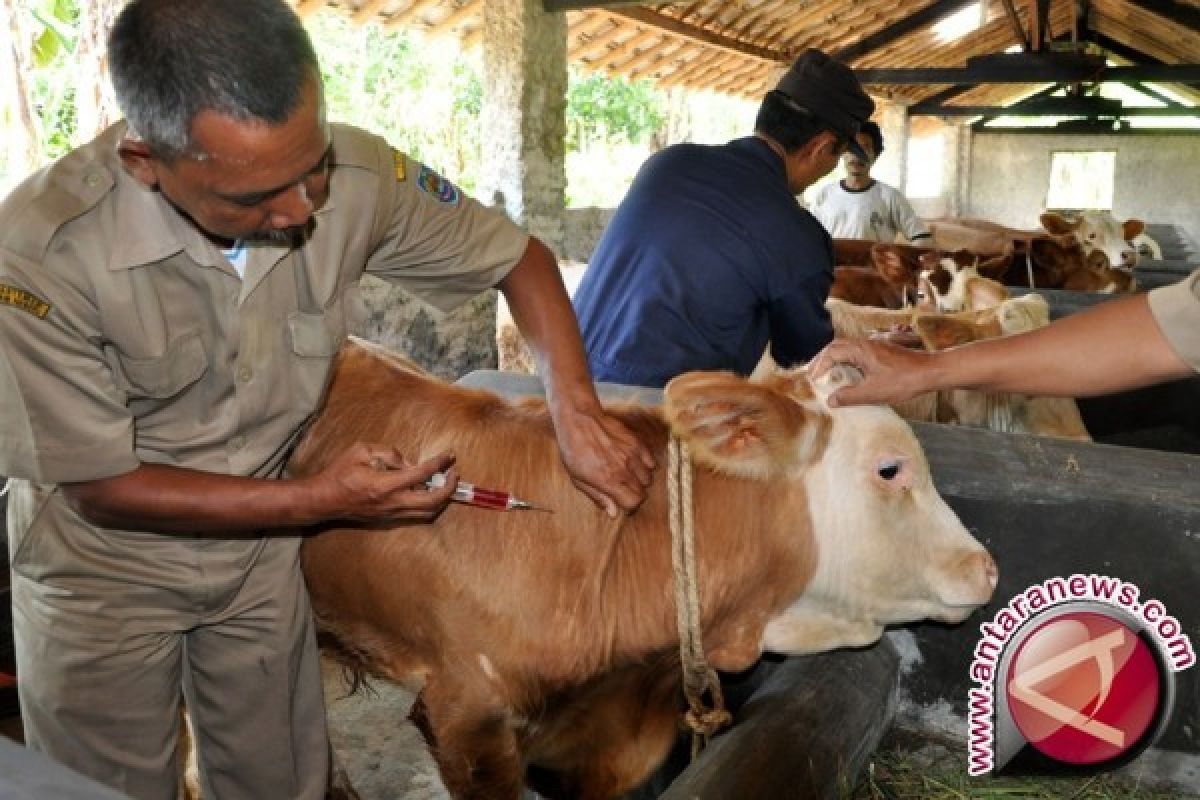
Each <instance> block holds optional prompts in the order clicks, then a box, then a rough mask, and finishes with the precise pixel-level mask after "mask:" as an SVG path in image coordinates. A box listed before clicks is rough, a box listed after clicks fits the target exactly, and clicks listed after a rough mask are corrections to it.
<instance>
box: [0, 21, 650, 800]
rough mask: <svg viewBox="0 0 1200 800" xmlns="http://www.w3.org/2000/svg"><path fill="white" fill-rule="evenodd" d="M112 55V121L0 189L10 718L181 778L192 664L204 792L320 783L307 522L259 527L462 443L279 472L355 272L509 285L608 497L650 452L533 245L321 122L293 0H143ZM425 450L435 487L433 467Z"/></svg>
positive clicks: (447, 467)
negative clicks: (605, 401) (602, 399)
mask: <svg viewBox="0 0 1200 800" xmlns="http://www.w3.org/2000/svg"><path fill="white" fill-rule="evenodd" d="M109 58H110V64H111V66H112V70H113V75H114V82H115V84H116V88H117V95H118V99H119V101H120V103H121V106H122V109H123V111H124V112H125V115H126V118H127V119H128V120H129V124H128V125H126V124H125V123H120V124H118V125H116V126H114V127H113V128H111V129H109V130H108V131H106V132H104V133H103V134H101V135H100V137H99V138H97V139H96V140H95V141H94V142H92V143H91V144H89V145H86V146H84V147H82V148H80V149H78V150H76V151H74V152H72V153H71V154H69V155H67V156H66V157H65V158H63V159H62V160H61V161H59V162H58V163H56V164H54V165H53V166H51V167H49V168H47V169H45V170H43V171H41V172H39V173H37V174H35V175H33V176H32V177H31V178H29V179H28V180H27V181H26V182H25V183H24V184H22V185H21V186H20V187H19V188H17V189H16V191H15V192H14V193H13V194H12V195H11V196H10V197H9V198H8V199H7V200H6V201H5V202H4V203H3V204H2V205H0V402H2V403H3V413H2V414H0V474H5V475H10V476H14V481H13V485H12V496H11V500H10V503H9V532H10V538H11V543H10V546H11V550H12V565H13V571H14V578H13V601H14V629H15V635H16V640H17V650H18V668H19V672H20V693H21V703H22V711H23V715H24V718H25V732H26V737H27V740H28V742H29V744H30V745H31V746H32V747H35V748H37V749H39V750H43V751H45V752H47V753H48V754H50V755H51V756H53V757H54V758H56V759H58V760H60V761H62V762H64V763H67V764H69V765H70V766H72V767H74V768H75V769H77V770H79V771H80V772H82V773H84V774H86V775H89V776H91V777H93V778H95V779H97V780H99V781H101V782H102V783H105V784H108V785H111V786H113V787H115V788H118V789H120V790H122V791H124V792H126V793H128V794H129V795H131V796H133V797H136V798H170V797H174V795H175V790H176V780H177V778H176V776H177V765H176V762H175V743H176V739H177V736H178V732H179V715H178V704H179V697H180V692H181V689H182V692H183V694H184V695H185V696H186V699H187V705H188V707H189V709H190V711H191V714H192V716H193V719H194V721H195V727H196V740H197V744H198V750H199V760H200V767H201V778H202V785H203V788H204V791H205V795H206V797H209V798H217V799H218V800H220V799H221V798H255V799H258V798H284V797H288V798H291V797H305V798H310V797H321V796H322V795H323V794H324V791H325V782H326V773H327V743H326V736H325V724H324V709H323V703H322V697H321V686H320V680H319V671H318V665H317V659H316V648H315V643H314V638H313V628H312V623H311V620H310V613H309V606H308V598H307V595H306V593H305V589H304V585H303V581H302V578H301V575H300V573H299V568H298V561H297V553H298V547H299V543H300V539H299V538H298V537H291V536H279V535H275V536H267V537H264V536H262V535H261V532H262V531H263V530H264V529H268V528H275V529H278V528H280V527H299V526H306V525H311V524H314V523H317V522H320V521H323V520H328V519H358V520H364V521H376V520H378V521H395V520H412V521H424V520H428V519H430V518H432V516H433V515H435V514H436V513H437V512H438V511H440V510H441V508H442V507H443V506H444V505H445V503H446V502H447V500H448V496H449V493H450V492H451V491H452V489H453V486H454V483H455V481H456V478H457V472H456V469H455V467H454V466H453V462H454V458H453V455H452V454H448V453H440V454H435V453H402V452H398V451H397V450H395V449H393V448H392V447H389V446H384V445H381V444H378V443H370V442H367V443H359V444H357V445H356V446H355V447H354V448H352V449H351V450H350V451H348V452H347V453H346V454H345V455H343V456H342V457H341V458H340V459H339V460H338V461H337V462H336V463H335V464H334V465H333V466H332V467H331V468H330V469H329V470H328V471H326V472H324V473H322V474H320V475H317V476H315V477H313V478H310V479H307V480H303V481H299V480H287V479H281V474H280V473H281V469H282V466H283V463H284V460H285V458H286V455H287V452H288V449H289V447H290V446H291V445H292V443H293V442H294V440H295V438H296V436H297V435H298V431H299V429H300V428H301V426H302V425H303V424H304V422H305V421H306V420H307V419H308V418H309V416H310V415H311V414H312V413H313V412H314V411H315V410H316V408H317V406H318V403H319V401H320V398H321V393H322V391H323V389H324V386H325V383H326V380H327V377H328V374H329V370H330V366H331V362H332V359H333V357H334V355H335V353H336V352H337V350H338V347H339V345H340V343H341V342H342V340H343V338H344V336H345V333H346V313H347V312H346V308H347V306H353V305H354V303H353V302H352V301H353V296H354V292H355V286H356V283H357V281H358V278H359V276H360V275H361V274H362V273H363V272H364V270H365V271H369V272H371V273H373V274H375V275H379V276H382V277H384V278H387V279H390V280H395V281H397V282H400V283H402V284H403V285H404V286H405V287H407V288H408V289H410V290H412V291H414V292H416V293H417V294H418V295H420V296H421V297H423V298H425V299H426V300H427V301H429V302H430V303H432V304H434V305H436V306H438V307H440V308H443V309H450V308H453V307H454V306H456V305H458V304H459V303H462V302H463V301H465V300H467V299H468V298H470V297H472V296H473V295H474V294H476V293H477V292H479V291H481V290H483V289H486V288H489V287H492V286H499V287H500V288H501V289H502V290H503V291H504V292H505V294H506V297H507V299H508V301H509V303H510V305H511V306H512V307H513V309H514V315H515V317H516V319H517V321H518V322H519V324H521V326H522V328H523V329H524V333H525V335H526V337H527V338H528V339H529V340H530V341H531V342H532V343H534V346H535V348H536V350H537V352H538V357H539V360H540V361H541V362H542V366H543V373H544V374H547V375H548V376H549V377H548V381H547V389H548V396H549V398H550V403H551V410H552V414H553V418H554V422H555V429H556V431H557V432H558V437H559V445H560V449H561V452H562V457H563V459H564V463H565V464H566V466H567V469H568V470H569V471H570V473H571V474H572V477H573V478H574V479H575V481H576V484H577V485H578V486H579V487H580V489H581V490H582V491H585V492H586V493H588V494H589V495H590V496H591V497H592V498H593V499H595V500H596V502H597V503H598V504H599V505H601V506H603V507H604V508H605V509H606V510H607V511H608V512H609V513H610V514H615V513H617V511H618V507H620V508H621V509H625V510H628V509H632V508H633V507H635V506H636V505H637V504H638V503H639V502H640V501H641V499H642V497H643V495H644V488H645V486H646V485H647V484H648V483H649V479H650V470H651V469H652V468H653V466H654V462H653V460H652V458H651V457H650V455H649V454H648V452H647V451H646V450H645V449H644V447H643V446H642V445H641V444H640V443H639V442H638V441H637V440H636V439H635V438H634V437H633V436H632V434H631V433H630V432H629V431H628V430H626V429H625V428H624V427H623V426H622V425H621V424H620V423H619V422H617V421H616V420H614V419H613V418H611V417H609V416H607V415H606V414H605V413H604V412H603V410H602V409H601V408H600V406H599V403H598V401H597V399H596V396H595V393H594V391H593V389H592V385H591V382H590V378H589V375H588V373H587V369H586V366H585V362H584V358H583V352H582V347H581V346H580V343H579V334H578V330H577V328H576V327H575V323H574V318H573V316H572V314H571V310H570V305H569V302H568V300H567V297H566V293H565V291H564V290H563V287H562V281H561V278H560V277H559V274H558V271H557V268H556V265H555V264H554V261H553V257H552V256H551V255H550V253H549V251H548V250H546V248H545V247H544V246H543V245H542V244H541V243H540V242H538V241H537V240H535V239H532V238H530V237H529V236H528V235H526V234H525V233H523V232H521V231H520V230H519V229H517V228H516V227H515V226H514V225H513V224H512V223H511V222H509V221H508V220H507V219H506V218H504V217H503V216H501V215H499V214H497V213H495V212H493V211H491V210H489V209H486V208H484V207H482V206H480V205H479V204H478V203H476V202H475V201H474V200H472V199H470V198H468V197H465V196H464V195H462V193H461V192H459V190H458V189H457V188H456V187H455V186H453V185H452V184H450V183H448V182H446V181H445V180H444V179H442V178H441V177H440V176H438V175H437V174H436V173H433V172H432V171H430V170H429V169H428V168H426V167H424V166H422V165H421V164H419V163H416V162H414V161H412V160H410V159H408V158H406V157H405V156H403V155H402V154H400V153H397V152H395V151H394V150H392V149H391V148H389V147H388V146H387V144H386V143H385V142H384V141H382V140H381V139H379V138H377V137H374V136H371V135H369V134H366V133H364V132H362V131H358V130H355V129H352V128H348V127H343V126H339V125H330V124H328V123H327V122H326V121H325V119H324V109H323V102H322V96H321V87H320V82H319V72H318V69H317V63H316V56H315V54H314V53H313V50H312V46H311V43H310V42H309V40H308V37H307V35H306V34H305V32H304V29H303V27H302V26H301V24H300V22H299V20H298V18H297V17H296V16H295V14H294V13H293V12H292V11H291V9H290V8H289V7H288V6H287V5H286V4H285V3H284V2H282V0H133V2H132V3H131V4H130V5H128V6H127V7H126V8H125V9H124V10H123V11H122V13H121V15H120V17H119V18H118V19H117V21H116V23H115V26H114V30H113V32H112V36H111V38H110V41H109ZM397 402H403V398H397ZM414 462H415V463H414ZM380 465H383V466H386V467H387V468H388V469H386V470H381V469H379V466H380ZM439 471H448V480H447V481H446V487H445V489H441V490H429V489H426V488H425V486H424V482H425V480H426V479H427V478H429V477H430V476H431V475H432V474H433V473H435V472H439ZM404 535H420V532H419V529H418V530H414V531H412V532H411V533H408V534H404Z"/></svg>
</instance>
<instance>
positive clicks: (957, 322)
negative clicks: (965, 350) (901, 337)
mask: <svg viewBox="0 0 1200 800" xmlns="http://www.w3.org/2000/svg"><path fill="white" fill-rule="evenodd" d="M916 328H917V335H918V336H920V337H921V341H922V342H923V343H924V345H925V349H926V350H945V349H946V348H948V347H955V346H956V345H960V344H966V343H967V342H973V341H975V328H974V327H973V326H972V325H971V323H970V322H968V321H967V320H963V319H954V318H953V317H934V316H924V315H918V316H917V319H916Z"/></svg>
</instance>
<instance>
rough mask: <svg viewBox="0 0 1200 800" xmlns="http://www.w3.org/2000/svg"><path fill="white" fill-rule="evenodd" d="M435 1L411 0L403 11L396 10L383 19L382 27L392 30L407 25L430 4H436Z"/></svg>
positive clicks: (436, 1) (436, 0)
mask: <svg viewBox="0 0 1200 800" xmlns="http://www.w3.org/2000/svg"><path fill="white" fill-rule="evenodd" d="M437 3H438V0H413V2H412V4H411V5H409V7H408V8H406V9H404V10H403V11H397V12H395V13H394V14H392V15H391V16H390V17H388V18H387V19H386V20H385V21H384V23H383V27H384V28H387V29H388V30H393V29H395V28H399V27H401V26H403V25H407V24H408V23H410V22H412V21H413V20H414V19H416V18H417V17H418V16H419V15H420V14H421V13H422V12H423V11H425V10H426V9H428V8H429V7H431V6H434V5H437Z"/></svg>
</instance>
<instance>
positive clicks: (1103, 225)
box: [1040, 211, 1162, 270]
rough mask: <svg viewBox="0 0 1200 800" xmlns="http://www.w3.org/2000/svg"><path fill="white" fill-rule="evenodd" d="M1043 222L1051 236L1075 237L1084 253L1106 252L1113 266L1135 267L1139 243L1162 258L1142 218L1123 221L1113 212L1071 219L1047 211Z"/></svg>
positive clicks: (1090, 212)
mask: <svg viewBox="0 0 1200 800" xmlns="http://www.w3.org/2000/svg"><path fill="white" fill-rule="evenodd" d="M1040 221H1041V223H1042V227H1044V228H1045V229H1046V230H1047V231H1049V232H1050V233H1055V234H1073V235H1074V236H1075V238H1076V239H1077V240H1078V241H1079V243H1080V244H1081V245H1083V249H1084V252H1085V253H1088V254H1089V255H1090V254H1091V253H1093V252H1100V253H1103V254H1104V257H1105V260H1106V261H1107V262H1108V266H1110V267H1120V268H1121V269H1127V270H1132V269H1133V268H1135V267H1136V266H1137V264H1138V258H1139V256H1138V245H1139V244H1144V245H1145V246H1146V247H1147V248H1148V249H1149V250H1150V252H1151V255H1152V257H1154V258H1157V259H1162V250H1160V249H1159V247H1158V243H1157V242H1155V241H1154V240H1153V239H1151V238H1150V237H1149V236H1147V235H1146V233H1145V230H1146V223H1144V222H1142V221H1141V220H1140V219H1127V220H1125V221H1124V222H1121V221H1120V220H1118V219H1117V218H1116V217H1115V216H1113V213H1112V212H1111V211H1080V212H1079V213H1078V214H1074V215H1072V217H1071V218H1068V217H1066V216H1064V215H1063V214H1059V213H1055V212H1052V211H1047V212H1046V213H1044V214H1042V215H1041V217H1040Z"/></svg>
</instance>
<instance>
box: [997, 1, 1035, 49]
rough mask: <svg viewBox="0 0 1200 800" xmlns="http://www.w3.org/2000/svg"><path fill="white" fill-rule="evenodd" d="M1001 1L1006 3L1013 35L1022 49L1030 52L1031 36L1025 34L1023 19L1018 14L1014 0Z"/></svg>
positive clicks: (1005, 7)
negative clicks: (1022, 24)
mask: <svg viewBox="0 0 1200 800" xmlns="http://www.w3.org/2000/svg"><path fill="white" fill-rule="evenodd" d="M1001 2H1002V3H1003V4H1004V14H1005V16H1007V17H1008V24H1009V27H1011V28H1012V32H1013V37H1014V38H1015V39H1016V40H1017V44H1019V45H1021V49H1022V50H1024V51H1025V52H1029V37H1028V36H1026V35H1025V28H1024V27H1022V26H1021V19H1020V18H1019V17H1018V16H1017V7H1016V6H1014V5H1013V0H1001Z"/></svg>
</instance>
